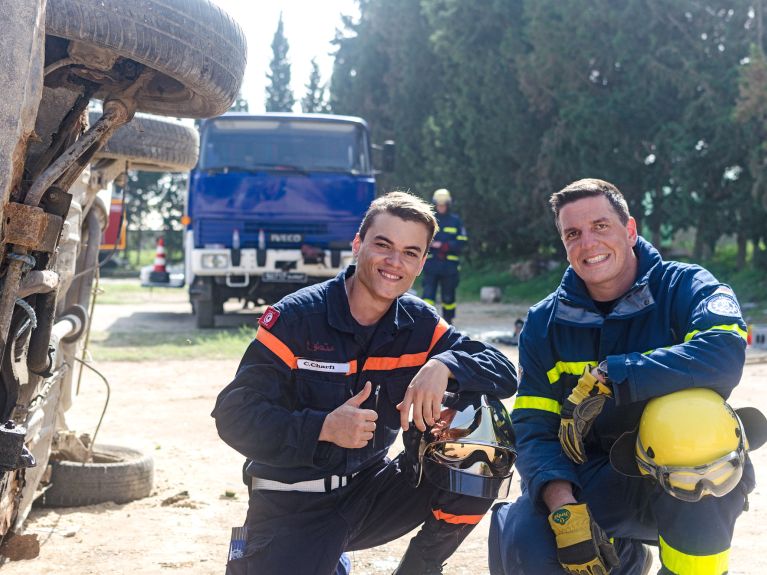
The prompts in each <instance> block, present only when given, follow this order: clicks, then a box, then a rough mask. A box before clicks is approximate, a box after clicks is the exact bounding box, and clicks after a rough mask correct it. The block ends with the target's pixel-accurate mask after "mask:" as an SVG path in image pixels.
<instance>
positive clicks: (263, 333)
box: [256, 327, 296, 369]
mask: <svg viewBox="0 0 767 575" xmlns="http://www.w3.org/2000/svg"><path fill="white" fill-rule="evenodd" d="M256 339H257V340H258V341H260V342H261V343H263V344H264V345H265V346H266V347H267V349H269V351H271V352H272V353H273V354H274V355H276V356H277V357H279V358H280V359H281V360H282V361H284V362H285V365H287V366H288V367H289V368H290V369H296V356H295V355H293V352H292V351H290V348H289V347H288V346H287V345H285V344H284V343H282V342H281V341H280V340H279V339H278V338H277V336H275V335H274V334H273V333H271V332H270V331H268V330H266V329H264V328H263V327H259V328H258V331H257V332H256Z"/></svg>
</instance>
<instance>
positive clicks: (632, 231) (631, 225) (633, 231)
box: [626, 216, 637, 247]
mask: <svg viewBox="0 0 767 575" xmlns="http://www.w3.org/2000/svg"><path fill="white" fill-rule="evenodd" d="M626 229H627V230H628V233H629V240H631V246H632V247H633V246H634V245H635V244H636V243H637V221H636V220H635V219H634V218H633V217H631V216H629V221H628V222H626Z"/></svg>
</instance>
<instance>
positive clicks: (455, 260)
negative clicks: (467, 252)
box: [447, 256, 459, 262]
mask: <svg viewBox="0 0 767 575" xmlns="http://www.w3.org/2000/svg"><path fill="white" fill-rule="evenodd" d="M447 259H449V260H450V261H451V262H457V261H458V260H459V257H458V256H447Z"/></svg>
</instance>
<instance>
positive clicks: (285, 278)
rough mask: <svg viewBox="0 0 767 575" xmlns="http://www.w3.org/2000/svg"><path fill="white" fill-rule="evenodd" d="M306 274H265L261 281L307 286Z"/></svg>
mask: <svg viewBox="0 0 767 575" xmlns="http://www.w3.org/2000/svg"><path fill="white" fill-rule="evenodd" d="M306 280H307V277H306V274H305V273H301V272H264V274H263V275H262V276H261V281H263V282H271V283H295V284H305V283H306Z"/></svg>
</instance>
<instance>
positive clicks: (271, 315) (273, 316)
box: [258, 306, 280, 329]
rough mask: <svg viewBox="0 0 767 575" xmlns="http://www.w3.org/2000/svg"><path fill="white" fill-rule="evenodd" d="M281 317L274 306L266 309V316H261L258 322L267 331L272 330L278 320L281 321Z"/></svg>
mask: <svg viewBox="0 0 767 575" xmlns="http://www.w3.org/2000/svg"><path fill="white" fill-rule="evenodd" d="M279 317H280V312H278V311H277V310H276V309H274V308H273V307H272V306H269V307H268V308H266V311H265V312H264V315H262V316H261V319H259V320H258V325H262V326H264V327H265V328H266V329H272V326H274V324H275V323H277V319H279Z"/></svg>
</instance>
